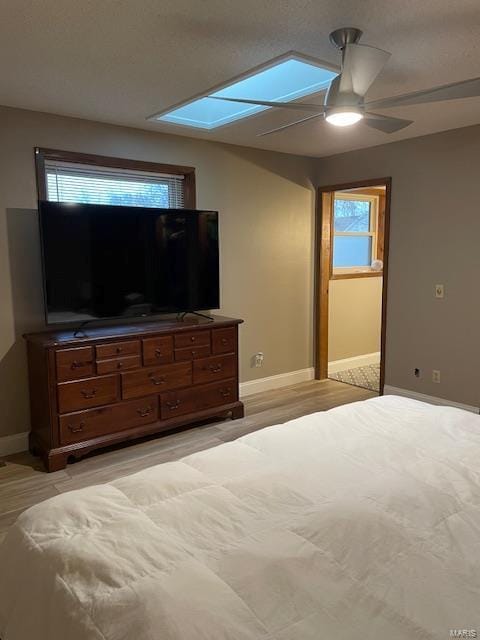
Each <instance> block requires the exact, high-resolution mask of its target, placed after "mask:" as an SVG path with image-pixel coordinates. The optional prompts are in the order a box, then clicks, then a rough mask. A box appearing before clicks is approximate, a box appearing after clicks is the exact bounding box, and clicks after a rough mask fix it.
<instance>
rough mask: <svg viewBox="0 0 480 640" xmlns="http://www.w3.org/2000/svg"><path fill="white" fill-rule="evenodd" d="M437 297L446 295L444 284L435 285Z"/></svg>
mask: <svg viewBox="0 0 480 640" xmlns="http://www.w3.org/2000/svg"><path fill="white" fill-rule="evenodd" d="M435 297H436V298H444V297H445V287H444V286H443V284H436V285H435Z"/></svg>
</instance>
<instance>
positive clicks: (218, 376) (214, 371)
mask: <svg viewBox="0 0 480 640" xmlns="http://www.w3.org/2000/svg"><path fill="white" fill-rule="evenodd" d="M236 375H237V362H236V358H235V356H233V355H232V356H212V357H210V358H202V359H201V360H194V361H193V384H198V383H201V382H212V381H213V380H223V379H224V378H233V377H235V376H236Z"/></svg>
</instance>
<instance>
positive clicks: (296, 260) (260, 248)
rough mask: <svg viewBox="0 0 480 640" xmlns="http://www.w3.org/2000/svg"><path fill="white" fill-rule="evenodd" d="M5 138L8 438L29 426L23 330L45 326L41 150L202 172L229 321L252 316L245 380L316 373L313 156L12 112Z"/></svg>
mask: <svg viewBox="0 0 480 640" xmlns="http://www.w3.org/2000/svg"><path fill="white" fill-rule="evenodd" d="M0 140H1V144H0V436H4V435H8V434H13V433H21V432H24V431H27V430H28V429H29V410H28V385H27V367H26V357H25V345H24V342H23V340H22V333H23V332H25V331H30V330H37V329H42V328H43V318H42V294H41V278H40V256H39V238H38V230H37V220H36V211H35V206H36V197H37V194H36V184H35V167H34V155H33V148H34V147H35V146H41V147H50V148H56V149H66V150H72V151H81V152H90V153H97V154H102V155H112V156H119V157H124V158H134V159H138V160H151V161H158V162H166V163H173V164H184V165H190V166H195V167H196V169H197V206H198V207H203V208H210V209H218V210H219V211H220V236H221V276H222V309H221V313H223V314H224V315H231V316H236V317H242V318H244V319H245V324H244V325H243V326H242V327H241V330H240V331H241V341H240V351H241V380H251V379H254V378H260V377H264V376H269V375H274V374H278V373H284V372H289V371H295V370H298V369H304V368H306V367H309V366H311V364H312V351H313V348H312V273H313V270H312V243H313V231H312V229H313V206H314V193H313V190H312V186H311V182H310V180H309V176H311V175H312V174H313V170H314V163H313V161H312V160H311V159H305V158H299V157H295V156H288V155H284V154H276V153H270V152H263V151H254V150H251V149H247V148H242V147H233V146H227V145H220V144H216V143H209V142H205V141H200V140H192V139H189V138H184V137H178V136H168V135H163V134H155V133H151V132H146V131H141V130H136V129H128V128H124V127H117V126H111V125H106V124H100V123H94V122H88V121H84V120H79V119H73V118H64V117H59V116H52V115H47V114H41V113H34V112H29V111H21V110H16V109H8V108H0ZM256 351H263V352H264V353H265V366H264V368H263V369H253V368H251V366H250V359H251V356H252V354H253V353H255V352H256Z"/></svg>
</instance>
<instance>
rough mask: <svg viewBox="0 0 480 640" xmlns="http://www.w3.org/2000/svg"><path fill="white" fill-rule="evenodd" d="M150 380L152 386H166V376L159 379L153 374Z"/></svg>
mask: <svg viewBox="0 0 480 640" xmlns="http://www.w3.org/2000/svg"><path fill="white" fill-rule="evenodd" d="M150 380H151V383H152V384H156V385H159V384H165V376H159V377H158V378H156V377H155V375H154V374H153V373H151V374H150Z"/></svg>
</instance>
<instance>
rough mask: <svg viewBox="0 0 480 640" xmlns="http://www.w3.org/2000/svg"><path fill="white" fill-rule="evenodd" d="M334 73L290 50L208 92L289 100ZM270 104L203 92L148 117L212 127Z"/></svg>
mask: <svg viewBox="0 0 480 640" xmlns="http://www.w3.org/2000/svg"><path fill="white" fill-rule="evenodd" d="M336 75H337V72H336V71H332V70H331V69H328V68H326V66H325V65H324V64H323V63H320V62H317V61H316V60H313V59H311V58H307V57H304V56H301V55H300V54H289V55H287V56H282V57H281V58H277V59H276V60H274V61H271V62H270V63H268V64H267V65H265V66H264V67H263V68H261V69H257V70H256V71H252V72H250V73H249V74H247V75H246V76H243V77H241V78H239V79H237V80H235V81H230V82H229V83H228V84H227V85H226V86H224V87H223V88H221V89H218V88H217V89H215V90H213V91H212V92H211V93H210V95H211V96H214V97H215V98H245V99H249V98H250V99H253V100H268V101H274V102H289V101H290V100H296V99H298V98H302V97H304V96H308V95H313V94H315V93H319V92H320V91H324V90H325V89H327V88H328V86H329V85H330V82H331V81H332V80H333V78H335V76H336ZM270 108H271V107H265V106H260V105H251V104H250V105H249V104H238V103H235V102H227V101H226V100H213V99H212V98H211V97H208V96H203V97H201V98H196V99H194V100H192V99H189V100H188V101H187V102H185V103H184V104H182V105H179V106H176V107H174V108H173V109H172V108H169V109H168V110H167V111H163V112H161V113H158V114H156V115H154V116H151V118H149V119H150V120H158V121H160V122H170V123H172V124H179V125H184V126H188V127H195V128H199V129H215V128H216V127H220V126H222V125H225V124H228V123H230V122H234V121H235V120H239V119H240V118H246V117H247V116H251V115H253V114H255V113H259V112H260V111H265V110H266V109H270Z"/></svg>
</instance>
